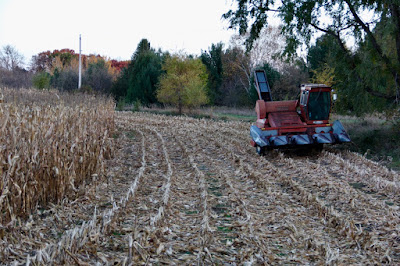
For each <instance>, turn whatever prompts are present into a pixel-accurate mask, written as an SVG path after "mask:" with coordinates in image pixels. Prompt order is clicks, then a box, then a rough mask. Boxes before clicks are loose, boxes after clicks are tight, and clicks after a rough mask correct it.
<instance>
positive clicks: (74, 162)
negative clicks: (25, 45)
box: [0, 89, 114, 233]
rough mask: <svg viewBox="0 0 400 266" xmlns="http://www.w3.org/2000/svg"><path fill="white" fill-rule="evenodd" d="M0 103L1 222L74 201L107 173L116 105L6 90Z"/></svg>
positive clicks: (1, 92)
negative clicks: (77, 194) (40, 207)
mask: <svg viewBox="0 0 400 266" xmlns="http://www.w3.org/2000/svg"><path fill="white" fill-rule="evenodd" d="M0 98H1V103H0V176H1V180H0V190H1V196H0V223H1V224H2V225H3V226H6V227H7V226H11V225H14V224H15V223H16V219H17V217H24V216H25V215H28V214H30V212H31V211H33V210H36V209H37V208H38V207H39V206H46V205H47V204H48V203H49V202H53V203H57V202H60V201H61V200H62V199H64V198H65V197H66V196H72V197H74V195H75V194H76V192H79V188H81V189H82V188H84V185H85V183H88V182H90V181H91V180H92V177H93V176H95V175H99V174H101V173H102V172H103V171H104V159H105V158H108V157H110V153H111V149H112V146H111V142H110V141H109V134H110V132H111V131H112V130H113V125H114V122H113V120H114V111H113V109H114V103H113V102H112V101H110V100H108V99H99V98H94V97H90V96H84V95H63V94H60V95H58V94H57V93H56V92H53V93H49V92H39V91H35V90H8V89H1V90H0ZM3 230H4V229H3ZM3 233H4V232H3Z"/></svg>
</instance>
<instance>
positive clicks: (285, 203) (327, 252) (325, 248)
mask: <svg viewBox="0 0 400 266" xmlns="http://www.w3.org/2000/svg"><path fill="white" fill-rule="evenodd" d="M192 134H193V132H192ZM202 138H204V136H201V137H200V139H202ZM210 141H211V142H212V140H210ZM205 145H206V144H205ZM217 154H218V152H217ZM227 160H229V159H227V158H225V159H224V160H223V161H224V162H226V161H227ZM223 167H224V166H221V168H223ZM253 170H254V169H253ZM250 174H251V173H250ZM264 182H267V183H268V181H267V180H264ZM269 189H271V188H269ZM279 190H280V189H278V191H277V194H280V191H279ZM289 202H290V201H289ZM293 202H297V200H293V199H292V200H291V202H290V205H293ZM287 204H289V203H288V202H284V203H283V204H282V205H283V206H284V207H285V208H287V206H286V205H287ZM258 205H259V204H257V203H255V204H254V205H250V206H258ZM279 207H280V206H279ZM299 208H301V209H302V208H303V206H302V205H299ZM270 211H275V212H276V209H271V210H270ZM291 211H292V212H293V210H291ZM303 215H306V216H307V213H304V210H303ZM294 220H296V219H294ZM288 223H290V222H288ZM314 224H315V222H314ZM291 226H292V228H296V226H294V224H291ZM319 226H320V227H321V226H322V227H324V225H321V224H319ZM287 227H289V226H287ZM289 228H290V227H289ZM310 229H311V230H312V229H313V228H309V230H310ZM292 230H293V229H292ZM294 230H296V231H297V228H296V229H294ZM289 231H290V230H289ZM304 236H305V235H304ZM290 237H292V238H293V235H291V236H290ZM336 237H337V238H338V237H339V236H338V235H337V234H336ZM288 238H289V237H288ZM328 238H331V236H328ZM290 241H292V239H291V240H290ZM271 246H273V245H271ZM317 246H318V244H317ZM269 248H271V247H269ZM320 249H321V251H320V252H323V253H325V254H324V255H327V261H329V260H330V259H334V258H328V257H329V256H332V255H334V254H331V253H330V252H334V250H331V249H330V248H329V245H328V246H327V247H320ZM353 253H354V252H353V251H349V252H348V256H349V257H351V256H352V255H353ZM278 254H280V255H282V252H279V253H278ZM310 257H311V256H310ZM333 257H334V256H333ZM281 261H284V260H282V259H281ZM291 261H292V262H293V261H296V258H293V257H292V259H291ZM286 262H288V261H286ZM297 262H298V261H297ZM353 262H355V261H353Z"/></svg>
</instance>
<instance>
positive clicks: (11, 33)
mask: <svg viewBox="0 0 400 266" xmlns="http://www.w3.org/2000/svg"><path fill="white" fill-rule="evenodd" d="M231 4H232V1H231V0H201V1H199V0H148V1H146V0H110V1H105V0H0V47H3V46H4V45H7V44H11V45H13V46H15V48H16V49H17V50H18V51H19V52H20V53H21V54H23V55H24V56H25V62H26V63H28V62H29V61H30V59H31V57H32V55H35V54H38V53H39V52H42V51H47V50H51V51H52V50H54V49H63V48H69V49H74V50H75V51H76V52H78V50H79V34H82V50H83V51H82V52H83V53H85V54H90V53H95V54H100V55H103V56H108V57H110V58H112V59H119V60H128V59H130V57H131V55H132V53H133V52H134V51H135V50H136V47H137V44H138V43H139V41H140V40H141V39H142V38H147V39H148V40H149V41H150V43H151V46H152V47H154V48H161V49H162V50H164V51H165V50H168V51H170V52H176V51H180V50H183V51H185V52H186V53H189V54H200V52H201V50H208V48H209V47H210V46H211V44H212V43H218V42H221V41H222V42H224V43H228V41H229V39H230V36H231V35H233V34H234V31H232V30H227V22H226V21H223V20H222V19H221V16H222V14H224V13H225V12H227V11H228V10H229V9H230V8H231Z"/></svg>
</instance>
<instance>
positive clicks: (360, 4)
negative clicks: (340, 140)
mask: <svg viewBox="0 0 400 266" xmlns="http://www.w3.org/2000/svg"><path fill="white" fill-rule="evenodd" d="M234 1H235V2H237V4H238V5H237V9H236V10H230V11H229V12H227V13H226V14H224V15H223V17H224V18H226V19H228V20H229V21H230V25H231V27H233V28H239V32H240V33H241V34H245V33H246V32H248V31H249V32H250V35H249V37H248V38H247V41H246V43H247V47H248V49H250V48H251V47H252V44H253V42H254V40H255V39H257V38H258V37H259V34H260V31H261V30H262V29H263V27H265V26H267V24H268V23H267V18H268V16H269V14H271V13H278V14H279V16H280V17H281V18H282V21H283V23H284V26H283V32H284V33H285V35H286V37H287V38H286V49H285V53H286V54H294V53H295V52H296V49H297V48H298V47H299V45H301V44H308V43H310V39H311V37H312V36H314V35H315V33H317V32H320V33H325V34H328V35H330V36H332V37H333V38H334V39H335V41H336V42H337V43H338V45H339V46H340V48H341V49H342V51H343V53H345V54H346V60H347V61H348V64H349V67H350V69H349V71H354V74H355V77H356V78H357V81H358V83H359V84H360V85H361V86H362V87H363V89H364V90H365V91H367V92H368V93H369V94H371V95H374V96H376V97H380V98H384V99H388V100H392V101H394V100H398V99H399V96H400V93H399V92H400V2H399V1H397V0H396V1H393V0H378V1H370V0H321V1H314V0H282V1H280V2H278V1H273V0H272V1H270V0H267V1H265V0H234ZM367 11H370V13H371V12H372V19H371V20H367V19H365V18H363V14H364V13H366V12H367ZM322 15H323V16H324V17H325V18H326V19H325V20H324V21H322V20H321V17H322ZM380 20H381V21H382V20H386V21H387V23H388V25H390V27H389V29H388V31H390V35H391V36H393V39H394V40H395V47H396V48H395V51H394V52H395V54H394V55H392V56H390V55H387V54H386V53H385V49H384V47H383V43H382V42H381V40H380V39H379V38H378V37H377V35H376V33H375V32H374V31H373V27H374V26H375V25H376V22H377V21H380ZM249 24H250V26H249ZM348 35H351V36H352V37H353V39H354V40H355V41H356V43H360V42H363V41H368V42H369V43H370V44H371V46H370V48H371V50H370V51H369V52H370V53H371V54H373V55H374V57H375V59H376V62H378V61H379V63H380V64H383V65H384V67H385V68H386V69H387V71H388V73H389V74H390V75H391V78H392V79H393V80H394V83H393V84H395V86H396V88H394V89H392V90H390V91H391V92H392V93H390V92H389V93H388V92H387V91H380V90H377V89H376V88H374V87H372V86H370V84H369V83H368V82H367V81H366V80H365V78H363V75H361V74H360V72H359V69H358V65H359V62H360V59H359V55H358V54H355V53H352V51H350V50H349V49H348V47H347V46H346V36H348ZM392 58H394V60H393V59H392ZM372 63H373V62H372Z"/></svg>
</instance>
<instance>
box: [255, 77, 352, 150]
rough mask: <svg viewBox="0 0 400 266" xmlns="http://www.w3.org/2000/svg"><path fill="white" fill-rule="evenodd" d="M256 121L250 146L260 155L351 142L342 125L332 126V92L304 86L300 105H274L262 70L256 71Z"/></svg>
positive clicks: (325, 88) (329, 89)
mask: <svg viewBox="0 0 400 266" xmlns="http://www.w3.org/2000/svg"><path fill="white" fill-rule="evenodd" d="M255 85H256V89H257V92H258V96H259V100H257V102H256V108H255V109H256V112H257V121H256V123H255V125H252V126H251V127H250V136H251V138H252V140H251V145H252V146H253V147H256V149H257V153H259V154H264V152H265V150H266V149H273V148H283V147H296V146H308V147H317V148H322V146H323V144H337V143H343V142H350V137H349V136H348V135H347V133H346V131H345V130H344V128H343V126H342V124H341V123H340V122H339V120H336V121H335V122H333V123H332V124H331V123H329V115H330V111H331V106H332V102H331V91H332V89H331V88H330V87H328V86H326V85H323V84H304V85H302V86H301V94H300V101H299V100H294V101H272V96H271V89H270V87H269V84H268V80H267V77H266V75H265V72H264V71H263V70H256V71H255Z"/></svg>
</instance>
